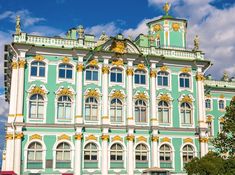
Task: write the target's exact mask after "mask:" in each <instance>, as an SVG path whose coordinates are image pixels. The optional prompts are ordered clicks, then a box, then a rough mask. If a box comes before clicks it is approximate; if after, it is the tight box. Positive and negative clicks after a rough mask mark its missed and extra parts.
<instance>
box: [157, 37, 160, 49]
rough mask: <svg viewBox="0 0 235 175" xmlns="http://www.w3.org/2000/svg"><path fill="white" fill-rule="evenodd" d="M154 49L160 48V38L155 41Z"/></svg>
mask: <svg viewBox="0 0 235 175" xmlns="http://www.w3.org/2000/svg"><path fill="white" fill-rule="evenodd" d="M156 47H160V38H157V39H156Z"/></svg>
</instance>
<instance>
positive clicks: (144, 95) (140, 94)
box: [135, 92, 148, 100]
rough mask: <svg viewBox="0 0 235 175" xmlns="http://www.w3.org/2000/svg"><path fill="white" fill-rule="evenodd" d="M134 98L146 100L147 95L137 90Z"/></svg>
mask: <svg viewBox="0 0 235 175" xmlns="http://www.w3.org/2000/svg"><path fill="white" fill-rule="evenodd" d="M135 98H136V99H139V100H147V99H148V97H147V95H146V94H145V93H144V92H139V93H138V94H137V95H136V96H135Z"/></svg>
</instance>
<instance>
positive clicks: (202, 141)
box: [199, 137, 209, 143]
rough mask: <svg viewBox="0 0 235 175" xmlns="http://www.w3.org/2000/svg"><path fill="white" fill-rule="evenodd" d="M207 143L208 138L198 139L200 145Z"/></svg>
mask: <svg viewBox="0 0 235 175" xmlns="http://www.w3.org/2000/svg"><path fill="white" fill-rule="evenodd" d="M208 141H209V138H207V137H202V138H200V139H199V142H201V143H208Z"/></svg>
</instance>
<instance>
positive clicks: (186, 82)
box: [185, 78, 189, 88]
mask: <svg viewBox="0 0 235 175" xmlns="http://www.w3.org/2000/svg"><path fill="white" fill-rule="evenodd" d="M185 87H187V88H189V79H188V78H187V79H185Z"/></svg>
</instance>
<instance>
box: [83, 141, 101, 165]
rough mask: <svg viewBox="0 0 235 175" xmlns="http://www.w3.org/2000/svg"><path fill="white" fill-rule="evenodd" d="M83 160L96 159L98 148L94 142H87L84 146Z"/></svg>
mask: <svg viewBox="0 0 235 175" xmlns="http://www.w3.org/2000/svg"><path fill="white" fill-rule="evenodd" d="M84 160H85V161H97V160H98V150H97V146H96V144H94V143H88V144H87V145H86V146H85V148H84Z"/></svg>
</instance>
